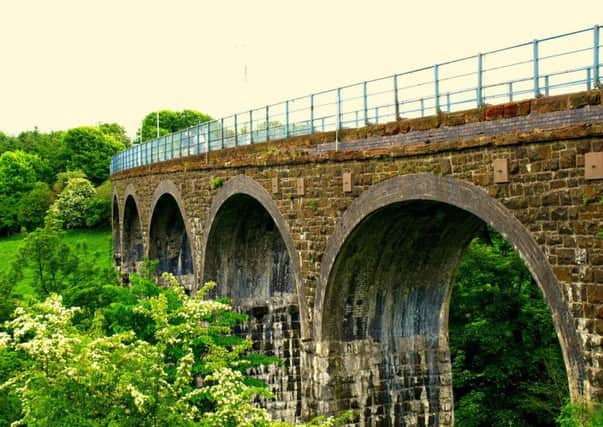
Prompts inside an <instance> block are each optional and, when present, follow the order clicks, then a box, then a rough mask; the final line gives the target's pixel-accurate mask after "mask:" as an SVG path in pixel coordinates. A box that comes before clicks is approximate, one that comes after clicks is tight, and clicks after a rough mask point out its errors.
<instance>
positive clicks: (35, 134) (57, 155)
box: [15, 129, 64, 184]
mask: <svg viewBox="0 0 603 427" xmlns="http://www.w3.org/2000/svg"><path fill="white" fill-rule="evenodd" d="M63 135H64V132H50V133H43V132H40V131H38V130H37V129H34V130H33V131H26V132H21V133H20V134H19V135H18V136H17V137H16V138H15V149H18V150H22V151H25V152H27V153H31V154H36V155H37V156H38V157H39V158H40V159H42V167H41V168H40V175H39V176H38V179H39V180H40V181H44V182H46V183H47V184H51V183H52V182H53V180H54V178H55V176H56V174H57V173H58V172H60V171H61V170H64V162H63V160H62V159H61V150H62V143H63Z"/></svg>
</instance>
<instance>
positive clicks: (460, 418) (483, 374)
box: [449, 233, 568, 426]
mask: <svg viewBox="0 0 603 427" xmlns="http://www.w3.org/2000/svg"><path fill="white" fill-rule="evenodd" d="M491 240H492V243H491V244H489V243H484V242H480V241H479V240H475V241H473V242H472V243H471V245H470V247H469V249H468V251H467V254H466V255H465V257H464V258H463V260H462V262H461V265H460V267H459V271H458V273H457V278H456V280H455V283H454V288H453V292H452V300H451V307H450V320H449V328H450V348H451V354H452V371H453V385H454V396H455V418H456V421H457V423H458V424H459V425H462V426H486V425H487V426H508V425H513V426H545V425H546V426H548V425H551V424H553V422H554V420H555V417H557V416H558V414H559V408H561V406H562V405H563V402H564V400H565V399H566V398H567V396H568V385H567V376H566V373H565V369H564V364H563V358H562V355H561V350H560V347H559V342H558V340H557V336H556V334H555V329H554V327H553V324H552V320H551V314H550V311H549V309H548V307H547V306H546V303H545V302H544V300H543V297H542V294H541V293H540V290H539V289H538V286H537V285H536V283H535V282H534V281H533V279H532V277H531V275H530V273H529V271H528V270H527V269H526V268H525V266H524V265H523V262H522V261H521V259H520V258H519V256H518V255H517V254H516V253H515V252H514V251H513V249H512V247H511V246H510V245H509V244H508V243H506V242H505V241H504V240H503V239H502V237H501V236H500V235H498V234H496V233H492V238H491Z"/></svg>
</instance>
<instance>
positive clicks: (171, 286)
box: [0, 275, 334, 427]
mask: <svg viewBox="0 0 603 427" xmlns="http://www.w3.org/2000/svg"><path fill="white" fill-rule="evenodd" d="M137 280H138V281H139V282H138V284H136V283H135V284H134V286H133V287H132V289H131V290H130V292H131V294H130V297H134V298H133V299H131V300H130V302H129V305H128V304H124V303H119V304H115V303H114V304H112V305H109V306H108V307H106V309H105V310H98V311H97V312H96V315H95V316H94V319H93V320H92V321H91V322H88V323H86V324H87V325H88V326H87V327H83V326H82V325H83V324H77V323H76V322H75V321H74V319H76V315H78V313H79V311H80V310H79V309H78V308H68V307H65V306H64V304H63V301H62V297H61V296H59V295H57V294H52V295H50V296H49V297H48V298H47V299H46V300H45V301H44V302H41V303H38V304H35V305H33V306H32V307H28V308H18V309H17V310H16V311H15V316H14V319H13V320H10V321H8V322H6V323H5V325H4V328H3V331H0V352H2V351H12V352H16V353H20V354H23V359H24V360H25V361H24V363H23V364H22V367H21V369H20V370H19V371H17V372H16V373H15V375H14V376H12V377H11V378H9V379H8V380H7V381H5V382H4V383H3V384H1V385H0V390H4V391H11V392H14V393H15V394H16V395H17V396H18V397H19V400H20V404H21V408H22V417H21V418H20V419H19V420H18V421H16V422H15V423H13V425H15V426H16V425H27V426H32V427H34V426H224V427H230V426H232V427H235V426H249V427H256V426H257V427H262V426H273V425H283V424H282V423H274V422H273V421H272V420H271V419H270V416H269V414H268V413H267V412H266V411H265V410H263V409H261V408H258V407H256V406H254V405H253V401H254V399H255V398H256V397H257V396H259V395H261V396H264V397H270V393H269V391H268V390H267V388H266V387H262V386H258V385H255V383H254V382H250V381H247V379H246V378H245V375H244V373H243V372H244V371H245V369H246V367H248V366H250V363H251V362H250V361H249V360H248V359H246V357H245V354H246V353H247V352H248V350H249V348H250V343H249V341H247V340H243V339H241V338H237V337H233V336H231V335H230V327H229V324H231V321H232V319H235V318H236V316H235V313H233V312H232V311H231V307H230V306H229V305H228V304H226V303H224V302H220V301H215V300H206V299H205V294H206V292H207V290H209V289H211V288H212V287H213V286H215V283H211V282H210V283H207V284H206V285H205V286H204V287H203V289H202V290H201V291H200V292H198V293H197V294H196V295H195V296H194V297H188V296H187V295H185V293H184V292H183V290H182V287H181V286H180V285H179V284H178V283H177V282H176V281H175V279H174V278H173V277H172V276H170V275H164V276H163V282H164V283H166V284H167V288H166V289H163V288H159V287H158V286H156V285H154V284H152V283H150V282H149V281H145V280H144V279H139V278H138V279H135V282H136V281H137ZM128 298H129V297H128ZM128 298H125V297H124V299H128ZM128 307H129V308H128ZM116 313H117V314H116ZM333 423H334V420H333V419H328V420H325V424H324V425H334V424H333ZM311 425H317V424H316V423H313V424H311Z"/></svg>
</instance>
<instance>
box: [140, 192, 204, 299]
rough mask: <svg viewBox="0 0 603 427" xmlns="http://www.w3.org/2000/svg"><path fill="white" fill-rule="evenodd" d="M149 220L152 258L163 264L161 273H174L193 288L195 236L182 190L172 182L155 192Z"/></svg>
mask: <svg viewBox="0 0 603 427" xmlns="http://www.w3.org/2000/svg"><path fill="white" fill-rule="evenodd" d="M149 218H150V220H149V224H148V231H147V233H148V234H147V235H148V236H149V244H148V250H147V251H148V257H149V259H155V260H158V261H159V271H160V272H169V273H172V274H173V275H174V276H176V277H177V278H178V280H179V281H180V282H181V283H182V284H183V285H184V286H185V287H186V288H187V289H192V287H193V286H194V283H195V280H194V274H195V269H194V261H193V244H192V242H193V241H192V239H191V236H192V233H191V228H190V225H189V221H188V218H187V215H186V210H185V209H184V203H183V202H182V198H181V196H180V191H179V189H178V188H177V187H176V185H175V184H174V183H173V182H172V181H162V182H161V183H159V185H158V186H157V188H156V189H155V193H154V195H153V202H152V204H151V210H150V214H149Z"/></svg>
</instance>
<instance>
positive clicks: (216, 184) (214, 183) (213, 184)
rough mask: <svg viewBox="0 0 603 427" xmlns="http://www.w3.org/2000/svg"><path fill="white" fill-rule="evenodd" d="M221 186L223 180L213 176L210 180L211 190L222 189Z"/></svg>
mask: <svg viewBox="0 0 603 427" xmlns="http://www.w3.org/2000/svg"><path fill="white" fill-rule="evenodd" d="M222 184H224V180H223V179H222V178H221V177H219V176H214V177H213V178H212V179H211V188H213V189H214V190H215V189H216V188H220V187H222Z"/></svg>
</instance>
